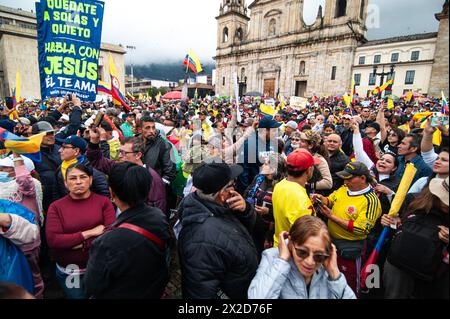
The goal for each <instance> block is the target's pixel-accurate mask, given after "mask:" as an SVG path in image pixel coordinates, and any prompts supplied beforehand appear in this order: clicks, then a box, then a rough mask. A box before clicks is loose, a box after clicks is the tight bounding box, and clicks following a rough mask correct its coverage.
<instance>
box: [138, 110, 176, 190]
mask: <svg viewBox="0 0 450 319" xmlns="http://www.w3.org/2000/svg"><path fill="white" fill-rule="evenodd" d="M141 127H142V138H143V140H144V143H145V150H144V157H143V162H144V164H145V165H147V166H150V167H151V168H153V169H154V170H155V171H156V172H157V173H158V174H159V176H161V178H162V180H163V181H164V183H166V184H167V185H169V184H170V183H171V182H172V181H173V180H174V179H175V177H176V165H175V159H174V157H173V158H172V157H171V153H172V146H171V145H170V143H169V142H167V141H165V140H164V139H163V138H162V137H161V135H160V133H159V131H158V130H157V129H156V124H155V119H154V118H151V117H143V118H142V119H141Z"/></svg>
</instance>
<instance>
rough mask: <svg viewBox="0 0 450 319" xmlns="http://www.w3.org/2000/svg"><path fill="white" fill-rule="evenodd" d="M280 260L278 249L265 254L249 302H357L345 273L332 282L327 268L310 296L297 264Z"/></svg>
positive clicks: (313, 284) (314, 282)
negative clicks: (301, 300) (305, 300)
mask: <svg viewBox="0 0 450 319" xmlns="http://www.w3.org/2000/svg"><path fill="white" fill-rule="evenodd" d="M278 256H279V253H278V248H271V249H267V250H265V251H264V252H263V254H262V260H261V263H260V264H259V267H258V271H257V273H256V276H255V278H253V281H252V283H251V284H250V288H249V289H248V298H249V299H356V296H355V294H354V292H353V290H352V289H351V288H350V287H349V286H348V285H347V280H346V279H345V276H344V275H343V274H342V273H341V275H340V276H339V278H338V279H337V280H335V281H332V280H330V279H329V277H328V273H327V272H326V271H325V269H324V268H323V266H321V267H320V268H319V270H318V271H317V272H316V273H315V274H314V276H313V278H312V281H311V286H310V288H309V293H308V289H307V288H306V283H305V280H304V279H303V276H302V275H301V274H300V273H299V271H298V269H297V266H296V265H295V264H294V261H293V260H292V259H291V260H290V261H289V262H286V261H284V260H283V259H281V258H279V257H278Z"/></svg>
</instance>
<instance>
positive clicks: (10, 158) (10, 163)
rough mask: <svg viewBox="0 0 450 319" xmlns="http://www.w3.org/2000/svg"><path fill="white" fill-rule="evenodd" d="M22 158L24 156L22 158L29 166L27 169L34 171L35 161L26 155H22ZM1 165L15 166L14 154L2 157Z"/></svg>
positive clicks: (26, 165)
mask: <svg viewBox="0 0 450 319" xmlns="http://www.w3.org/2000/svg"><path fill="white" fill-rule="evenodd" d="M21 158H22V160H23V162H24V164H25V167H26V168H27V170H28V171H29V172H32V171H34V164H33V161H32V160H30V159H29V158H28V157H25V156H21ZM1 166H3V167H14V161H13V156H12V155H9V156H8V157H5V158H2V159H0V167H1Z"/></svg>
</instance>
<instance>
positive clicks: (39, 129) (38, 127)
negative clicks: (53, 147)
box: [31, 121, 55, 134]
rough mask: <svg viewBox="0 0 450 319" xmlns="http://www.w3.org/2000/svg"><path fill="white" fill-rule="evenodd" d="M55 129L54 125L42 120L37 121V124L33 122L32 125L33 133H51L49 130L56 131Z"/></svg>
mask: <svg viewBox="0 0 450 319" xmlns="http://www.w3.org/2000/svg"><path fill="white" fill-rule="evenodd" d="M54 131H55V130H54V129H53V126H52V125H51V124H50V123H49V122H46V121H40V122H37V123H36V124H33V126H32V127H31V134H39V133H44V132H45V133H49V132H54Z"/></svg>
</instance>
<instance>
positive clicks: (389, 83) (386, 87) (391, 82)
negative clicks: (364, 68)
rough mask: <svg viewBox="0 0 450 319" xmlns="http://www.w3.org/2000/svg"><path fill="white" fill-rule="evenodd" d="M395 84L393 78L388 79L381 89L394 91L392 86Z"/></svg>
mask: <svg viewBox="0 0 450 319" xmlns="http://www.w3.org/2000/svg"><path fill="white" fill-rule="evenodd" d="M393 85H394V80H393V79H391V80H389V81H387V82H386V83H385V84H384V85H383V86H382V87H381V90H382V91H389V92H392V86H393Z"/></svg>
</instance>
